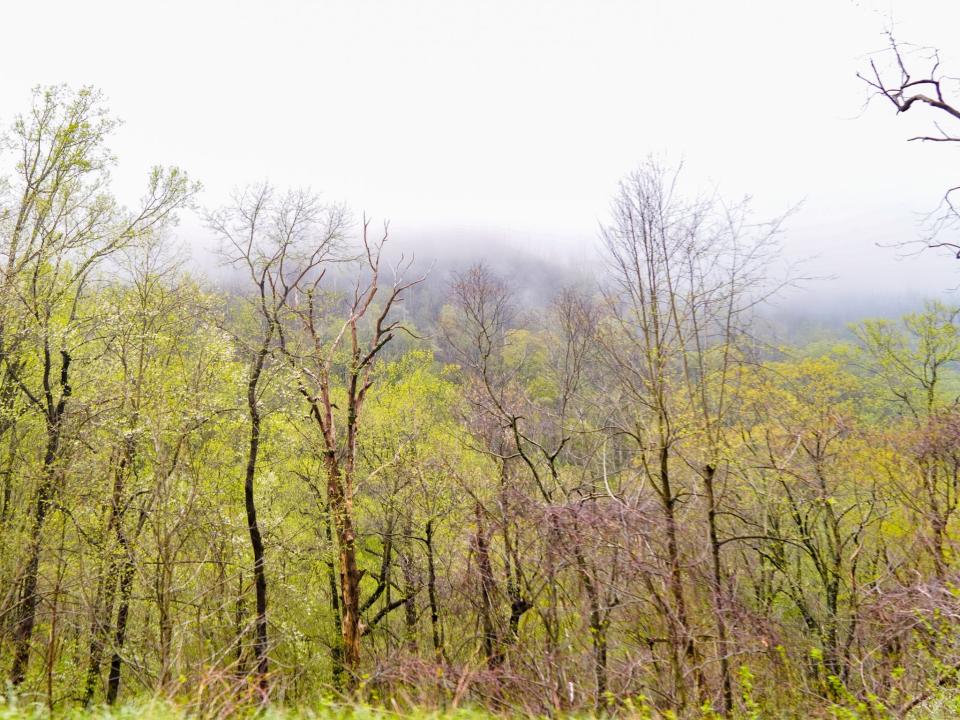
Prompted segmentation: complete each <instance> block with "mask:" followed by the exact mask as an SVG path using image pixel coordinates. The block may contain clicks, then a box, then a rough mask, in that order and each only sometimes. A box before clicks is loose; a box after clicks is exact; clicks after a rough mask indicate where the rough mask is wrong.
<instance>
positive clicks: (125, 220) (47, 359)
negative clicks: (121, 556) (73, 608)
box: [0, 87, 197, 686]
mask: <svg viewBox="0 0 960 720" xmlns="http://www.w3.org/2000/svg"><path fill="white" fill-rule="evenodd" d="M115 127H116V121H114V120H113V119H112V118H111V117H110V116H109V115H108V113H107V110H106V109H105V108H104V106H103V101H102V98H101V96H100V95H99V94H98V93H97V92H95V91H93V90H91V89H89V88H85V89H82V90H80V91H78V92H76V93H71V92H70V91H69V90H67V89H66V88H65V87H53V88H48V89H38V90H36V91H35V92H34V98H33V107H32V109H31V111H30V112H29V113H28V114H27V115H25V116H20V117H18V118H17V120H16V122H15V123H14V126H13V142H12V149H13V151H14V152H15V153H16V155H17V164H16V172H15V175H14V177H13V179H12V182H11V190H10V191H9V192H8V195H7V197H8V198H9V200H7V198H5V199H4V200H5V202H4V205H3V207H2V208H0V223H2V227H3V243H4V244H3V247H2V250H0V253H2V256H3V259H4V261H5V262H4V269H3V277H2V282H0V294H2V296H0V306H2V308H3V310H0V312H2V318H0V363H2V364H3V369H4V372H5V373H6V374H7V376H8V377H10V378H11V379H12V381H13V382H14V383H15V384H16V386H17V387H18V389H19V392H21V393H22V394H23V396H24V397H25V398H26V401H27V404H28V405H29V407H30V408H31V410H32V411H33V412H35V413H37V414H38V415H39V417H41V418H42V421H43V426H44V434H45V442H44V449H43V455H42V472H41V476H40V479H39V482H38V484H37V487H36V489H35V492H34V502H33V506H34V509H33V517H32V528H31V537H32V541H31V543H30V548H29V550H28V551H27V562H26V567H25V568H24V570H23V573H22V576H21V579H20V586H19V594H18V612H17V620H16V625H15V630H14V644H15V652H14V659H13V665H12V667H11V670H10V681H11V683H12V684H13V685H14V686H17V685H19V684H20V683H22V682H23V680H24V678H25V677H26V670H27V663H28V661H29V658H30V642H31V638H32V635H33V628H34V624H35V622H36V614H37V606H38V603H39V597H40V596H39V591H38V586H37V583H38V570H39V565H40V558H41V554H42V551H43V538H44V527H45V525H46V522H47V517H48V514H49V512H50V510H51V507H53V505H54V503H55V502H56V495H57V492H58V490H59V488H60V485H61V483H62V478H63V474H64V470H65V468H64V462H65V461H66V454H65V451H66V447H65V433H66V432H67V430H68V423H69V420H70V415H69V410H70V399H71V396H72V395H73V394H74V392H75V390H76V388H75V386H74V384H73V382H72V363H73V362H74V361H75V360H77V359H80V358H79V357H78V351H79V350H80V349H81V348H82V347H83V342H84V336H85V334H86V332H88V329H89V327H90V326H91V324H92V323H93V322H95V314H94V313H93V312H92V311H93V308H92V307H91V306H90V305H87V304H85V303H84V298H85V295H86V294H87V293H88V292H89V291H90V289H91V286H92V285H93V284H94V282H95V281H96V279H97V275H96V272H97V271H98V270H99V269H100V268H101V267H102V266H103V265H104V264H105V263H106V262H107V261H108V260H109V259H110V257H111V256H112V255H113V254H114V253H116V252H117V251H118V250H120V249H122V248H124V247H126V246H129V245H131V244H132V243H135V242H137V241H138V240H139V239H140V238H143V237H144V236H146V235H149V234H150V233H155V232H157V231H158V230H159V229H160V228H162V227H163V226H164V225H165V224H167V223H169V222H171V221H172V220H173V219H174V216H175V212H176V211H177V210H178V209H180V208H182V207H184V206H185V205H186V204H187V203H188V201H189V200H190V198H191V196H192V195H193V194H194V193H195V192H196V190H197V186H196V185H194V184H192V183H191V182H190V181H189V180H188V179H187V177H186V175H184V173H183V172H182V171H180V170H179V169H177V168H172V169H169V170H163V169H162V168H159V167H158V168H155V169H154V170H153V171H152V172H151V174H150V178H149V181H148V185H147V192H146V194H145V195H144V197H143V199H142V201H141V204H140V207H139V208H138V209H137V210H134V211H128V210H126V209H124V208H122V207H121V206H120V205H118V204H117V202H116V201H115V200H114V199H113V197H112V196H111V195H110V194H109V172H108V171H109V168H110V166H111V165H112V164H113V158H112V156H111V155H110V153H109V151H108V150H107V147H106V141H107V138H108V137H109V135H110V133H111V132H112V131H113V130H114V128H115Z"/></svg>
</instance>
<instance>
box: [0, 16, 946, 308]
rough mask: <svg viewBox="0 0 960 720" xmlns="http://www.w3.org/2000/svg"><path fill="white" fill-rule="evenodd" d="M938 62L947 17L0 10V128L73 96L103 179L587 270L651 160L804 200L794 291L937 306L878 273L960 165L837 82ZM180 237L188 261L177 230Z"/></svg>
mask: <svg viewBox="0 0 960 720" xmlns="http://www.w3.org/2000/svg"><path fill="white" fill-rule="evenodd" d="M890 18H892V19H893V20H894V22H895V23H896V26H895V29H896V32H897V35H898V36H899V37H900V38H902V39H903V40H909V41H912V42H916V43H922V44H929V45H938V46H940V47H941V49H942V51H943V57H944V65H945V67H947V68H951V67H952V68H954V69H955V70H954V72H955V74H957V75H960V41H958V40H957V29H958V28H960V3H958V2H955V1H952V0H936V1H935V0H860V1H854V0H803V1H802V2H798V1H796V0H791V1H790V2H787V1H786V0H763V1H761V0H758V1H756V2H748V1H747V0H724V1H723V2H716V1H715V0H662V1H660V0H632V1H630V2H627V1H622V2H621V1H617V0H578V1H564V0H509V1H505V2H496V1H491V0H483V1H481V0H475V1H473V2H465V1H458V0H436V1H424V0H416V1H415V0H404V1H401V0H393V1H388V0H379V1H374V0H343V1H333V0H270V2H266V1H264V0H260V1H259V2H253V1H250V2H240V1H227V0H220V1H212V0H202V1H201V0H192V1H189V2H180V1H170V0H165V1H163V2H150V3H146V2H136V1H133V0H117V1H116V2H77V1H76V0H72V1H64V2H60V1H57V2H53V1H50V0H47V1H45V2H15V3H4V7H3V23H4V31H3V33H2V42H0V68H2V70H0V120H2V122H3V124H4V125H8V124H9V122H10V120H11V118H12V116H13V115H14V114H15V113H16V112H19V111H21V110H22V109H24V108H25V107H26V105H27V103H28V102H29V90H30V88H31V87H32V86H34V85H36V84H48V83H57V82H67V83H70V84H71V85H75V86H77V85H81V84H93V85H95V86H97V87H99V88H100V89H102V90H103V91H104V92H105V93H106V95H107V96H108V98H109V102H110V106H111V108H112V110H113V111H114V112H115V113H116V114H117V115H119V116H120V117H121V118H122V119H123V120H124V122H125V124H124V126H123V128H122V129H121V130H120V132H119V133H118V135H117V137H116V139H115V141H114V143H113V147H114V149H115V152H116V153H117V155H118V156H119V159H120V166H119V168H118V170H117V172H116V178H117V182H118V185H119V189H120V191H121V195H122V196H125V197H136V195H137V191H138V190H139V188H140V187H141V184H142V181H143V178H144V177H145V173H146V170H147V168H148V167H149V166H150V165H152V164H155V163H163V164H178V165H181V166H182V167H184V168H186V169H187V170H188V171H189V172H190V173H191V174H192V175H193V176H195V177H196V178H197V179H199V180H201V181H202V182H203V184H204V186H205V193H204V196H203V201H204V203H206V204H209V205H215V204H217V203H219V202H221V201H222V200H223V199H224V197H225V196H226V194H227V192H228V191H229V190H230V188H231V187H233V186H235V185H238V184H242V183H244V182H247V181H251V180H258V179H262V178H269V179H270V180H272V181H273V182H274V183H275V184H277V185H281V186H282V185H307V186H310V187H312V188H314V189H316V190H321V191H323V193H324V194H325V195H326V196H327V197H329V198H330V199H336V200H343V201H346V202H347V203H349V204H350V205H351V206H352V207H354V208H355V209H357V210H366V211H367V212H368V213H370V214H373V215H375V216H377V217H383V216H385V217H389V218H391V220H392V226H393V228H394V231H395V233H396V235H398V236H399V237H400V238H401V239H402V238H404V237H411V238H412V237H416V236H418V235H430V236H432V237H441V238H443V239H444V242H449V243H460V242H466V239H467V238H477V237H486V236H490V237H493V238H495V239H498V240H500V241H509V242H511V243H516V244H518V245H531V246H533V247H535V248H539V249H541V250H542V249H544V248H550V247H552V246H556V247H558V248H560V249H561V250H562V252H563V253H566V254H573V255H574V256H576V255H577V254H584V255H585V254H587V253H588V252H590V251H592V248H594V246H595V243H596V238H597V226H598V223H599V222H601V221H602V219H603V217H604V214H605V212H606V209H607V207H608V203H609V197H610V195H611V194H612V192H613V191H614V189H615V186H616V182H617V180H618V178H619V177H621V176H622V175H623V174H624V173H625V172H627V171H628V170H630V169H631V168H632V167H634V166H636V164H637V163H638V162H639V161H640V160H642V159H643V158H644V157H645V156H646V155H647V154H649V153H651V152H653V153H659V154H661V155H665V156H667V157H669V158H674V159H680V158H682V159H684V160H685V162H686V164H687V167H688V168H689V181H690V183H691V185H692V186H694V187H698V186H701V185H704V184H711V183H712V184H714V185H717V186H719V188H720V190H721V191H722V192H723V193H724V194H726V195H729V196H734V197H737V196H740V195H743V194H745V193H749V194H751V195H753V196H754V198H755V201H756V205H757V209H758V211H759V212H761V213H774V214H775V213H778V212H780V211H782V210H784V209H786V208H788V207H790V206H792V205H795V204H796V203H798V202H800V201H803V202H804V205H803V208H802V210H801V212H799V213H798V214H797V215H796V216H794V218H793V219H792V220H791V221H790V223H789V225H788V234H787V243H788V248H789V252H790V253H791V255H793V256H795V257H800V256H806V255H817V256H818V259H817V260H816V261H815V262H814V263H813V264H812V266H811V269H812V271H814V272H816V273H818V274H834V275H836V280H834V281H833V282H832V283H820V284H815V285H814V286H813V290H812V292H820V291H824V292H825V291H826V290H824V288H826V289H830V291H831V292H835V291H837V290H838V289H839V290H840V291H843V290H851V291H856V292H858V293H868V292H872V291H876V292H880V291H882V292H885V293H890V292H892V293H898V292H905V293H906V292H917V291H927V292H938V291H940V290H943V289H946V288H948V287H951V286H954V285H957V284H958V282H960V261H955V262H953V263H951V261H950V259H949V257H946V258H945V257H944V256H943V255H934V254H929V253H928V254H924V255H922V256H921V257H919V258H912V259H908V260H897V258H896V256H897V253H896V251H894V250H890V249H878V248H877V247H876V243H878V242H880V243H891V242H896V241H898V240H906V239H911V238H913V237H916V236H917V235H918V233H919V229H918V222H919V219H920V217H921V216H922V214H923V213H924V212H925V211H929V210H931V209H933V207H934V206H935V205H936V202H937V200H938V198H939V197H940V195H941V194H942V192H943V190H944V189H945V188H946V187H948V186H949V185H951V184H952V185H956V184H958V182H960V178H958V175H960V172H958V170H960V167H958V163H957V157H958V156H957V149H955V148H952V147H949V146H943V145H929V146H922V145H920V144H917V143H907V142H905V140H906V138H907V137H909V136H910V135H911V134H914V133H915V132H917V131H919V130H922V129H924V128H926V127H928V125H927V123H926V122H925V121H929V119H930V118H931V116H930V115H923V113H922V112H921V113H914V112H911V113H909V115H907V116H903V117H899V118H898V117H895V116H894V115H893V113H892V112H891V108H890V107H887V106H883V105H881V104H879V103H876V104H875V105H874V106H871V107H869V108H868V109H867V110H866V111H864V110H863V103H864V100H865V98H866V95H867V93H866V88H865V86H864V85H863V83H862V82H860V81H858V80H857V78H856V77H855V74H856V72H857V70H859V69H862V68H863V67H864V66H865V64H866V61H867V60H866V59H867V55H868V53H870V52H871V51H875V50H879V49H881V48H882V47H883V45H884V38H883V35H882V31H883V29H884V28H885V26H886V25H887V24H888V23H889V21H890ZM181 234H182V235H184V237H185V238H186V239H187V240H189V241H190V242H193V243H202V242H203V238H202V236H201V229H200V227H199V225H198V224H197V223H196V222H191V221H189V220H188V221H186V222H185V223H184V224H183V226H182V228H181Z"/></svg>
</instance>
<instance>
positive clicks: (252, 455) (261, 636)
mask: <svg viewBox="0 0 960 720" xmlns="http://www.w3.org/2000/svg"><path fill="white" fill-rule="evenodd" d="M269 337H270V336H268V339H267V340H265V341H264V343H263V345H262V346H261V348H260V351H259V352H258V353H257V357H256V360H255V362H254V365H253V369H252V371H251V373H250V380H249V382H248V383H247V410H248V411H249V414H250V445H249V450H248V454H247V467H246V473H245V475H244V483H243V501H244V506H245V508H246V512H247V529H248V531H249V534H250V546H251V547H252V549H253V582H254V588H255V591H256V617H255V620H254V626H255V631H254V632H255V634H254V641H253V655H254V658H255V660H256V663H257V684H258V686H259V688H260V692H261V694H262V695H263V698H264V699H265V698H266V695H267V692H268V690H269V685H268V681H267V672H268V670H269V660H268V658H267V573H266V561H265V559H264V553H263V537H262V536H261V534H260V525H259V524H258V522H257V504H256V498H255V497H254V480H255V478H256V473H257V456H258V454H259V452H260V410H259V408H258V407H257V384H258V383H259V381H260V374H261V373H262V372H263V365H264V362H265V360H266V357H267V352H268V349H269Z"/></svg>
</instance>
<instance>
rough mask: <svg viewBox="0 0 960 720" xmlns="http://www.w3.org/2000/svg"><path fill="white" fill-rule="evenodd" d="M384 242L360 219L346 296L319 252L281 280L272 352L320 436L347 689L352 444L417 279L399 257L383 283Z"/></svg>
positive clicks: (353, 671)
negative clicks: (286, 319) (283, 302)
mask: <svg viewBox="0 0 960 720" xmlns="http://www.w3.org/2000/svg"><path fill="white" fill-rule="evenodd" d="M388 238H389V234H388V226H387V225H386V224H385V225H384V231H383V234H382V236H380V238H378V239H375V238H372V237H371V236H370V223H369V221H368V220H366V219H365V220H364V222H363V225H362V232H361V247H360V257H359V262H360V265H361V267H362V268H363V270H364V271H365V273H364V274H362V275H361V276H360V277H359V278H358V279H357V280H356V282H355V284H354V286H353V291H352V293H351V294H350V295H348V296H346V298H338V297H337V296H336V295H335V294H334V295H333V296H332V297H331V296H330V294H329V292H328V291H326V287H325V285H324V279H325V277H326V273H325V268H322V267H321V266H320V263H319V261H320V260H323V259H326V256H325V254H324V253H319V254H316V255H311V256H310V257H311V259H312V258H317V261H314V263H313V265H312V267H310V269H309V270H304V271H303V272H298V273H296V275H295V276H294V278H293V282H291V283H289V287H290V289H291V291H293V290H296V292H297V296H298V303H297V306H296V307H295V308H294V309H293V312H292V314H291V320H292V321H293V322H291V323H287V324H283V323H278V325H277V332H278V339H279V345H280V349H281V351H282V353H283V355H284V357H285V358H286V361H287V363H288V364H289V366H290V367H291V369H292V370H293V372H294V373H295V374H296V377H297V380H296V382H297V386H298V389H299V391H300V394H301V395H302V396H303V399H304V400H305V401H306V404H307V407H308V410H309V417H310V420H311V422H313V423H315V424H316V425H315V426H316V429H317V430H319V434H320V454H321V457H322V459H323V466H324V471H325V473H326V480H327V488H326V489H327V504H328V509H329V513H330V518H331V521H332V524H333V528H334V534H335V536H336V541H337V547H338V556H337V559H338V570H339V580H340V588H339V590H340V598H339V600H340V602H339V609H340V628H341V632H342V638H343V654H342V660H343V666H344V670H345V671H346V673H347V680H348V682H349V683H350V685H351V687H353V686H355V685H356V683H357V680H358V670H359V666H360V639H361V637H362V635H363V634H364V632H365V628H364V627H362V626H361V618H360V614H361V603H362V601H361V599H360V580H361V573H360V569H359V567H358V564H357V538H356V516H355V510H354V493H355V487H356V472H357V461H358V454H357V448H358V445H357V440H358V437H359V434H360V430H361V428H362V418H363V411H364V405H365V403H366V400H367V395H368V393H369V391H370V388H371V387H372V386H373V384H374V382H375V381H376V373H375V369H376V366H377V362H378V360H379V359H380V356H381V355H382V353H383V351H384V349H385V348H386V347H387V345H388V344H389V343H390V342H391V341H392V340H393V339H394V338H395V337H396V336H397V334H398V333H403V332H409V330H407V328H406V327H405V326H404V325H403V324H402V323H401V322H400V321H399V320H395V319H393V317H392V316H391V313H392V311H393V310H394V309H395V308H396V306H397V305H398V304H399V303H400V302H402V300H403V298H404V295H405V293H406V292H407V291H408V290H409V289H410V288H411V287H413V286H415V285H417V284H418V283H420V282H421V281H422V279H423V278H422V277H421V278H417V279H413V280H405V279H404V278H403V274H402V273H403V271H404V270H407V269H409V267H410V263H409V262H406V263H405V262H404V261H403V259H402V258H401V269H400V271H399V272H398V273H395V277H394V280H393V282H392V284H388V283H387V282H385V280H384V278H383V277H382V275H381V261H382V258H383V249H384V246H385V244H386V242H387V240H388ZM302 267H304V268H307V267H308V264H303V265H302ZM284 287H287V285H284ZM338 300H339V301H340V302H339V303H338V302H337V301H338ZM331 304H332V305H333V307H334V308H338V309H341V310H342V311H343V316H345V319H343V320H340V319H339V318H337V317H336V316H331V314H330V310H331ZM340 378H343V382H342V384H341V382H340V381H339V380H340ZM341 405H342V407H341ZM341 423H342V425H341ZM398 607H399V604H398Z"/></svg>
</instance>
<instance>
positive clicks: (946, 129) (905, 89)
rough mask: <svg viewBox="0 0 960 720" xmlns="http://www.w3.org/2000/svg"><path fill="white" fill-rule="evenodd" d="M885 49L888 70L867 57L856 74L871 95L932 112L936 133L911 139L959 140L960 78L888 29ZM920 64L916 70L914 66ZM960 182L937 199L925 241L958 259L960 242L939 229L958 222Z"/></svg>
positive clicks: (901, 107)
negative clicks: (946, 72) (937, 206)
mask: <svg viewBox="0 0 960 720" xmlns="http://www.w3.org/2000/svg"><path fill="white" fill-rule="evenodd" d="M887 39H888V43H889V45H888V48H887V50H886V51H885V53H884V55H885V56H886V57H887V58H888V59H889V60H890V61H891V62H889V63H888V65H889V66H892V67H890V69H887V68H883V67H881V66H878V64H877V61H876V60H875V59H871V60H870V70H869V72H865V73H857V77H859V78H860V79H861V80H863V81H864V82H865V83H866V84H867V85H868V86H869V87H870V88H871V89H872V91H873V93H874V96H875V97H881V98H884V99H885V100H887V101H889V102H890V104H891V105H893V107H894V108H895V109H896V112H897V113H898V114H900V113H905V112H908V111H909V110H912V109H914V108H917V107H927V108H929V109H931V110H933V111H934V112H935V115H936V118H935V119H934V121H933V127H934V129H935V131H936V132H933V133H928V134H924V135H917V136H914V137H911V138H909V139H910V140H911V141H920V142H933V143H957V142H960V96H956V97H954V96H951V92H952V93H954V95H956V94H957V92H958V90H960V81H958V79H957V78H956V77H950V76H947V75H944V74H943V72H942V71H941V69H940V53H939V51H937V50H936V49H933V48H914V47H911V46H909V45H907V44H904V43H899V42H898V41H897V40H896V38H894V36H893V33H892V32H887ZM918 65H919V66H922V67H921V68H920V69H918V67H917V66H918ZM958 191H960V185H957V186H954V187H951V188H949V189H948V190H947V191H946V192H945V193H944V195H943V199H942V201H941V212H939V213H934V215H933V216H932V219H933V228H932V229H933V232H932V234H931V236H930V238H929V239H928V240H927V244H928V245H929V246H930V247H933V248H950V249H951V250H953V251H955V253H956V256H957V257H958V258H960V242H958V241H956V240H951V239H947V238H944V237H943V236H942V235H941V234H940V232H941V231H943V230H945V229H946V228H947V227H955V226H956V223H957V222H958V221H960V207H958V206H957V204H956V201H955V200H954V196H955V193H957V192H958Z"/></svg>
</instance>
